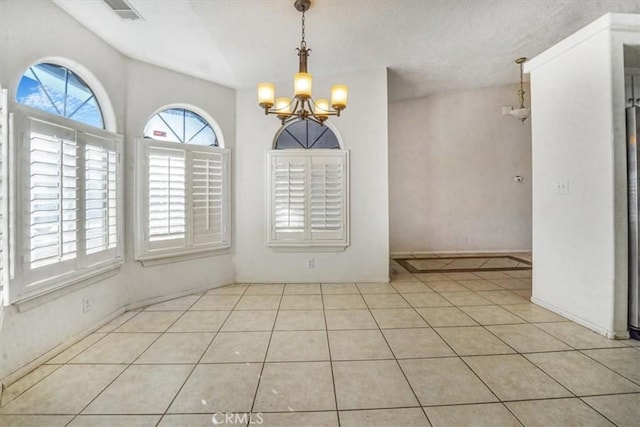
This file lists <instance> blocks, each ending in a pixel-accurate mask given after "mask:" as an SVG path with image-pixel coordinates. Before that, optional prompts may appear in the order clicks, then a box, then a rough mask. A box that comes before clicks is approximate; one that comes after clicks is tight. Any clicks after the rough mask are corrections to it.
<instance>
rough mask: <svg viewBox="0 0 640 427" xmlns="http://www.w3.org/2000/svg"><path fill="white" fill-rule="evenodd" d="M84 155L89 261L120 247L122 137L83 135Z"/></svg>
mask: <svg viewBox="0 0 640 427" xmlns="http://www.w3.org/2000/svg"><path fill="white" fill-rule="evenodd" d="M82 138H83V139H84V140H85V141H84V142H85V157H84V172H85V176H84V178H85V180H84V192H85V197H84V221H85V236H84V244H85V248H86V255H87V257H89V260H88V262H89V263H95V262H99V261H102V260H104V259H108V258H111V257H114V256H115V255H116V254H117V249H118V227H120V226H121V225H120V224H118V221H119V215H118V205H119V201H118V197H117V196H118V168H119V167H120V166H119V165H118V153H117V148H116V144H118V143H119V142H120V141H118V140H113V139H110V138H100V137H97V136H94V135H82Z"/></svg>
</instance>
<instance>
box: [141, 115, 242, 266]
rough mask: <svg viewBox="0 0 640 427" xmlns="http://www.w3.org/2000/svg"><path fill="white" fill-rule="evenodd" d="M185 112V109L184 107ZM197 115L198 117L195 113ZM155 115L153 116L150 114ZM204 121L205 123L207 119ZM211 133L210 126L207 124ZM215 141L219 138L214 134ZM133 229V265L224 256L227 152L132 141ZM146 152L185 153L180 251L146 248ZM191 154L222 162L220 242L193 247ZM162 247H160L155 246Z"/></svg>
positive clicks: (227, 241) (228, 188) (228, 236)
mask: <svg viewBox="0 0 640 427" xmlns="http://www.w3.org/2000/svg"><path fill="white" fill-rule="evenodd" d="M187 108H188V107H187ZM198 114H200V113H199V112H198ZM154 115H155V113H154ZM205 119H207V120H208V118H207V117H205ZM209 124H210V125H211V126H212V128H213V129H214V131H215V127H214V124H213V123H211V122H209ZM216 136H217V138H218V141H221V137H220V135H218V134H216ZM135 143H136V147H135V159H134V164H135V190H134V192H135V194H134V199H135V210H136V212H135V227H134V230H135V232H134V259H135V260H136V261H140V262H143V263H144V262H145V261H155V260H162V259H168V258H178V257H184V256H190V255H194V256H196V255H201V254H207V253H210V254H212V255H214V254H216V253H219V252H224V251H226V250H227V249H229V248H230V247H231V150H229V149H227V148H223V147H221V146H203V145H195V144H184V143H179V142H168V141H158V140H154V139H151V138H136V140H135ZM149 148H161V149H162V148H164V149H169V150H184V152H185V199H186V200H185V217H186V219H185V237H184V242H185V243H184V245H183V246H182V247H177V246H170V244H169V243H168V242H167V244H165V245H164V246H165V247H158V248H156V249H154V248H152V247H150V246H153V245H150V241H149V239H148V225H149V224H148V212H149V211H148V208H149V205H148V191H147V188H148V179H147V176H148V156H147V153H146V150H148V149H149ZM194 152H205V153H216V154H220V155H221V156H222V159H223V162H222V163H223V172H222V183H223V194H222V208H221V210H222V216H223V217H224V220H223V230H222V233H221V234H222V240H221V241H220V242H215V243H211V244H200V245H195V244H194V242H193V235H192V232H191V231H190V230H192V226H193V224H192V222H191V221H192V209H193V205H192V193H191V191H190V188H191V178H192V173H191V168H192V167H193V164H192V160H193V159H192V155H193V153H194ZM158 246H162V245H158Z"/></svg>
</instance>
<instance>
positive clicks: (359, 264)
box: [234, 70, 389, 282]
mask: <svg viewBox="0 0 640 427" xmlns="http://www.w3.org/2000/svg"><path fill="white" fill-rule="evenodd" d="M331 83H344V84H346V85H348V86H349V107H348V108H347V109H346V110H345V111H344V113H343V115H342V117H340V118H332V119H330V120H331V123H333V124H334V125H335V127H336V128H337V130H338V132H339V133H340V134H341V136H342V139H343V141H344V145H345V148H346V149H348V150H349V151H350V162H351V163H350V175H351V179H350V199H351V207H350V210H351V222H350V235H351V245H350V246H349V247H348V248H347V249H346V250H345V251H344V252H339V253H320V252H318V253H312V252H309V253H296V252H294V253H282V252H275V251H274V250H272V249H271V248H268V247H266V246H265V240H266V230H267V228H266V227H267V224H266V220H265V218H266V203H265V194H266V189H265V181H266V172H265V165H266V161H265V152H266V151H267V150H269V149H271V145H272V143H273V137H274V135H275V133H276V131H277V130H278V128H279V126H280V124H279V121H278V120H277V119H276V118H275V116H270V117H265V115H264V112H263V110H261V109H260V108H259V107H258V105H257V100H256V91H255V89H254V88H250V89H245V90H240V91H238V92H237V102H236V107H237V117H236V123H237V132H236V168H235V173H234V177H235V180H234V182H235V183H236V205H235V212H236V223H237V227H236V229H237V233H236V236H237V237H236V254H237V257H236V269H237V280H238V281H244V282H251V281H256V280H260V281H267V282H338V281H376V282H382V281H387V280H388V278H389V274H388V255H389V248H388V244H389V243H388V242H389V231H388V230H389V213H388V209H389V204H388V176H387V175H388V174H387V167H388V166H387V73H386V70H375V71H370V72H363V73H358V74H348V75H341V76H333V77H327V78H322V79H320V78H317V77H316V78H315V79H314V93H316V94H320V93H325V94H326V95H327V96H328V95H329V88H330V85H331ZM276 88H277V92H278V93H282V94H286V93H287V92H290V91H291V90H292V89H293V88H292V84H291V83H290V82H288V83H286V84H277V85H276ZM310 258H314V259H315V268H314V269H308V268H307V260H308V259H310Z"/></svg>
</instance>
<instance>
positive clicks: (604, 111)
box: [526, 15, 640, 337]
mask: <svg viewBox="0 0 640 427" xmlns="http://www.w3.org/2000/svg"><path fill="white" fill-rule="evenodd" d="M616 22H623V23H626V24H625V25H624V28H625V30H631V31H629V32H626V33H622V32H621V33H620V35H618V34H617V30H616V29H615V27H616V26H617V25H618V24H617V23H616ZM612 28H614V29H612ZM619 37H621V38H623V39H625V40H627V41H635V44H640V17H639V16H637V15H635V16H634V15H605V17H603V18H601V19H599V20H598V21H596V22H594V23H593V24H591V25H589V26H588V27H585V28H584V29H582V30H581V31H579V32H578V33H576V34H574V35H572V36H570V37H569V38H567V39H565V40H564V41H562V42H561V43H559V44H558V45H556V46H554V47H553V48H551V49H549V50H548V51H546V52H544V53H542V54H541V55H539V56H538V57H536V58H534V59H533V60H532V61H531V62H530V63H529V64H527V67H526V70H527V71H530V72H531V84H532V93H533V94H532V100H533V103H532V118H533V122H532V123H533V127H532V140H533V143H532V149H533V255H534V263H533V297H532V300H533V301H534V302H536V303H538V304H541V305H543V306H546V307H548V308H551V309H553V310H555V311H557V312H559V313H562V314H564V315H566V316H568V317H570V318H572V319H573V320H576V321H578V322H579V323H582V324H584V325H585V326H588V327H590V328H592V329H594V330H596V331H598V332H600V333H602V334H606V335H608V336H610V337H615V336H626V329H627V327H626V323H627V322H626V317H627V315H626V312H627V297H626V291H627V271H626V265H627V258H626V257H627V236H626V233H627V216H626V215H627V214H626V209H627V203H626V176H625V174H626V154H625V150H626V147H625V133H624V120H625V119H624V75H623V68H624V67H623V62H622V39H621V38H619ZM563 181H568V184H569V194H557V192H556V185H557V183H558V182H563Z"/></svg>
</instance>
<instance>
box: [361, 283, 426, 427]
mask: <svg viewBox="0 0 640 427" xmlns="http://www.w3.org/2000/svg"><path fill="white" fill-rule="evenodd" d="M390 286H391V285H390ZM356 288H358V291H360V293H361V297H362V299H363V300H364V303H365V305H366V306H367V309H368V310H369V315H370V316H371V317H373V321H374V322H376V325H377V326H378V332H379V333H380V335H382V339H384V342H385V344H386V345H387V348H388V349H389V351H390V352H391V355H392V356H393V360H394V361H395V362H396V366H397V367H398V369H399V370H400V372H401V373H402V376H403V378H404V380H405V381H406V383H407V385H408V386H409V389H410V390H411V393H412V394H413V398H414V399H415V400H416V403H417V404H418V405H419V406H420V410H421V411H422V413H423V414H424V416H425V418H426V419H427V422H428V423H429V425H433V423H432V422H431V420H430V419H429V416H428V415H427V411H425V409H424V407H423V406H422V402H420V398H419V397H418V394H417V393H416V391H415V390H414V388H413V386H412V385H411V381H409V378H407V374H406V373H405V372H404V370H403V369H402V365H400V362H399V361H398V358H397V357H396V354H395V352H394V351H393V348H392V347H391V345H389V341H388V340H387V337H386V336H385V334H384V332H383V331H382V328H381V327H380V323H378V319H376V318H375V316H374V315H373V312H372V311H371V307H369V304H368V303H367V300H366V299H365V298H364V294H362V291H361V290H360V287H359V286H358V285H356ZM394 289H395V288H394ZM398 295H400V297H402V294H400V293H399V292H398ZM402 298H403V299H404V297H402ZM405 301H406V300H405ZM407 302H408V301H407ZM418 315H420V314H419V313H418ZM420 318H422V316H420ZM423 320H424V319H423ZM425 323H427V322H426V320H425ZM427 325H428V323H427ZM381 409H382V408H381Z"/></svg>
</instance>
